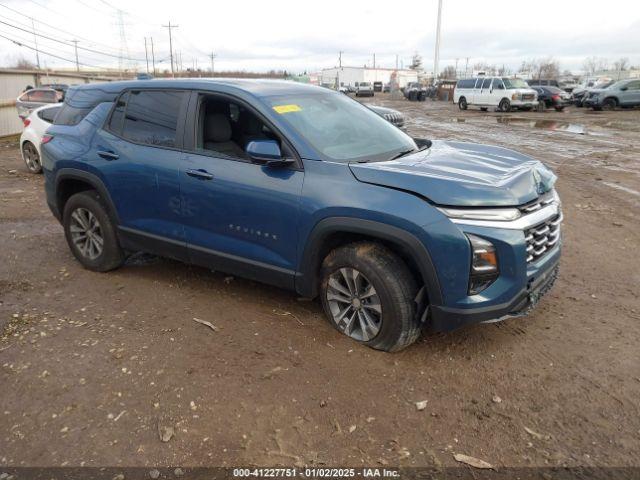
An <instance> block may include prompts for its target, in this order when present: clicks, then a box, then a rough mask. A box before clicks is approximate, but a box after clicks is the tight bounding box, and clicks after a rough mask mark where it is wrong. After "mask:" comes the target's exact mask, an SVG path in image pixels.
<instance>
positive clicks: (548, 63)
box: [538, 57, 560, 79]
mask: <svg viewBox="0 0 640 480" xmlns="http://www.w3.org/2000/svg"><path fill="white" fill-rule="evenodd" d="M559 76H560V63H559V62H558V61H557V60H554V59H553V58H551V57H549V58H546V59H543V60H539V61H538V78H539V79H540V78H558V77H559Z"/></svg>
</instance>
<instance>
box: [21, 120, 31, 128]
mask: <svg viewBox="0 0 640 480" xmlns="http://www.w3.org/2000/svg"><path fill="white" fill-rule="evenodd" d="M22 123H24V126H25V128H26V127H28V126H29V124H30V123H31V120H29V119H28V118H23V119H22Z"/></svg>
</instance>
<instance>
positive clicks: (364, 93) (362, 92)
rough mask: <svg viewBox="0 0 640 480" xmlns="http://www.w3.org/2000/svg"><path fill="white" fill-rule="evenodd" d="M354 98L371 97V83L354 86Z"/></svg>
mask: <svg viewBox="0 0 640 480" xmlns="http://www.w3.org/2000/svg"><path fill="white" fill-rule="evenodd" d="M356 97H373V87H372V86H371V82H360V83H358V84H357V85H356Z"/></svg>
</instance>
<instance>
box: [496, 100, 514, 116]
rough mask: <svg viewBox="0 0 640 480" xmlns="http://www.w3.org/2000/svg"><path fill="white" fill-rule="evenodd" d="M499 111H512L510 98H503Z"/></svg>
mask: <svg viewBox="0 0 640 480" xmlns="http://www.w3.org/2000/svg"><path fill="white" fill-rule="evenodd" d="M498 110H500V111H501V112H505V113H506V112H510V111H511V102H510V101H509V99H508V98H503V99H502V100H500V104H499V105H498Z"/></svg>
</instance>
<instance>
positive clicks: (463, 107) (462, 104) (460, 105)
mask: <svg viewBox="0 0 640 480" xmlns="http://www.w3.org/2000/svg"><path fill="white" fill-rule="evenodd" d="M468 107H469V106H468V105H467V99H466V98H465V97H460V99H459V100H458V108H459V109H460V110H466V109H467V108H468Z"/></svg>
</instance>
